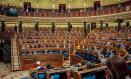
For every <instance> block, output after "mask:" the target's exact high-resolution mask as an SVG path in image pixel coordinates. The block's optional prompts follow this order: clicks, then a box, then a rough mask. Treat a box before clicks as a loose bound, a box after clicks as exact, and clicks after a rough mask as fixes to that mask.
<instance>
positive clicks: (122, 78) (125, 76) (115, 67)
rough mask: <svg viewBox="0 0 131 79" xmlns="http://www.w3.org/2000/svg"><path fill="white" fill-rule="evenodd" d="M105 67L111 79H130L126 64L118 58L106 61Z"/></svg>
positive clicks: (114, 57)
mask: <svg viewBox="0 0 131 79" xmlns="http://www.w3.org/2000/svg"><path fill="white" fill-rule="evenodd" d="M106 65H107V67H108V69H109V71H110V75H111V76H112V78H113V79H131V78H130V74H129V71H128V66H127V63H126V62H125V61H124V60H123V59H122V58H121V57H119V56H113V57H110V58H108V59H107V61H106Z"/></svg>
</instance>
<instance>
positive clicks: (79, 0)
mask: <svg viewBox="0 0 131 79" xmlns="http://www.w3.org/2000/svg"><path fill="white" fill-rule="evenodd" d="M55 1H56V2H55V8H56V9H58V8H59V4H67V3H68V0H55ZM84 1H85V2H86V6H87V7H93V2H94V1H97V0H71V8H83V7H84ZM100 1H102V3H101V4H102V5H108V4H115V3H118V0H100ZM121 1H122V2H123V1H127V0H121ZM23 2H31V5H32V7H37V5H36V0H3V2H2V3H3V4H10V5H15V6H23ZM38 7H39V8H45V9H51V8H52V0H38Z"/></svg>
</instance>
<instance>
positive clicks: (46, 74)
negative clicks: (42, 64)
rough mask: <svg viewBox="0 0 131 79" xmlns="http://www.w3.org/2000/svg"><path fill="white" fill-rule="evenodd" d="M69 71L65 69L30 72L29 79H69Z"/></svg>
mask: <svg viewBox="0 0 131 79" xmlns="http://www.w3.org/2000/svg"><path fill="white" fill-rule="evenodd" d="M69 74H70V71H69V69H65V68H55V69H48V70H38V71H37V70H30V78H31V79H70V76H69Z"/></svg>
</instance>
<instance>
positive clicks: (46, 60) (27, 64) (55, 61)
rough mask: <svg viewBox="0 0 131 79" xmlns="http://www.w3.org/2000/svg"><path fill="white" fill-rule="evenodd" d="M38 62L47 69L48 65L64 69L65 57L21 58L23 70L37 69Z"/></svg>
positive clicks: (51, 55) (37, 56)
mask: <svg viewBox="0 0 131 79" xmlns="http://www.w3.org/2000/svg"><path fill="white" fill-rule="evenodd" d="M38 60H39V61H40V62H41V66H44V67H46V65H47V64H50V65H52V66H54V67H63V63H64V56H63V55H61V54H45V55H29V56H21V66H22V70H29V69H31V68H35V64H36V62H37V61H38Z"/></svg>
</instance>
